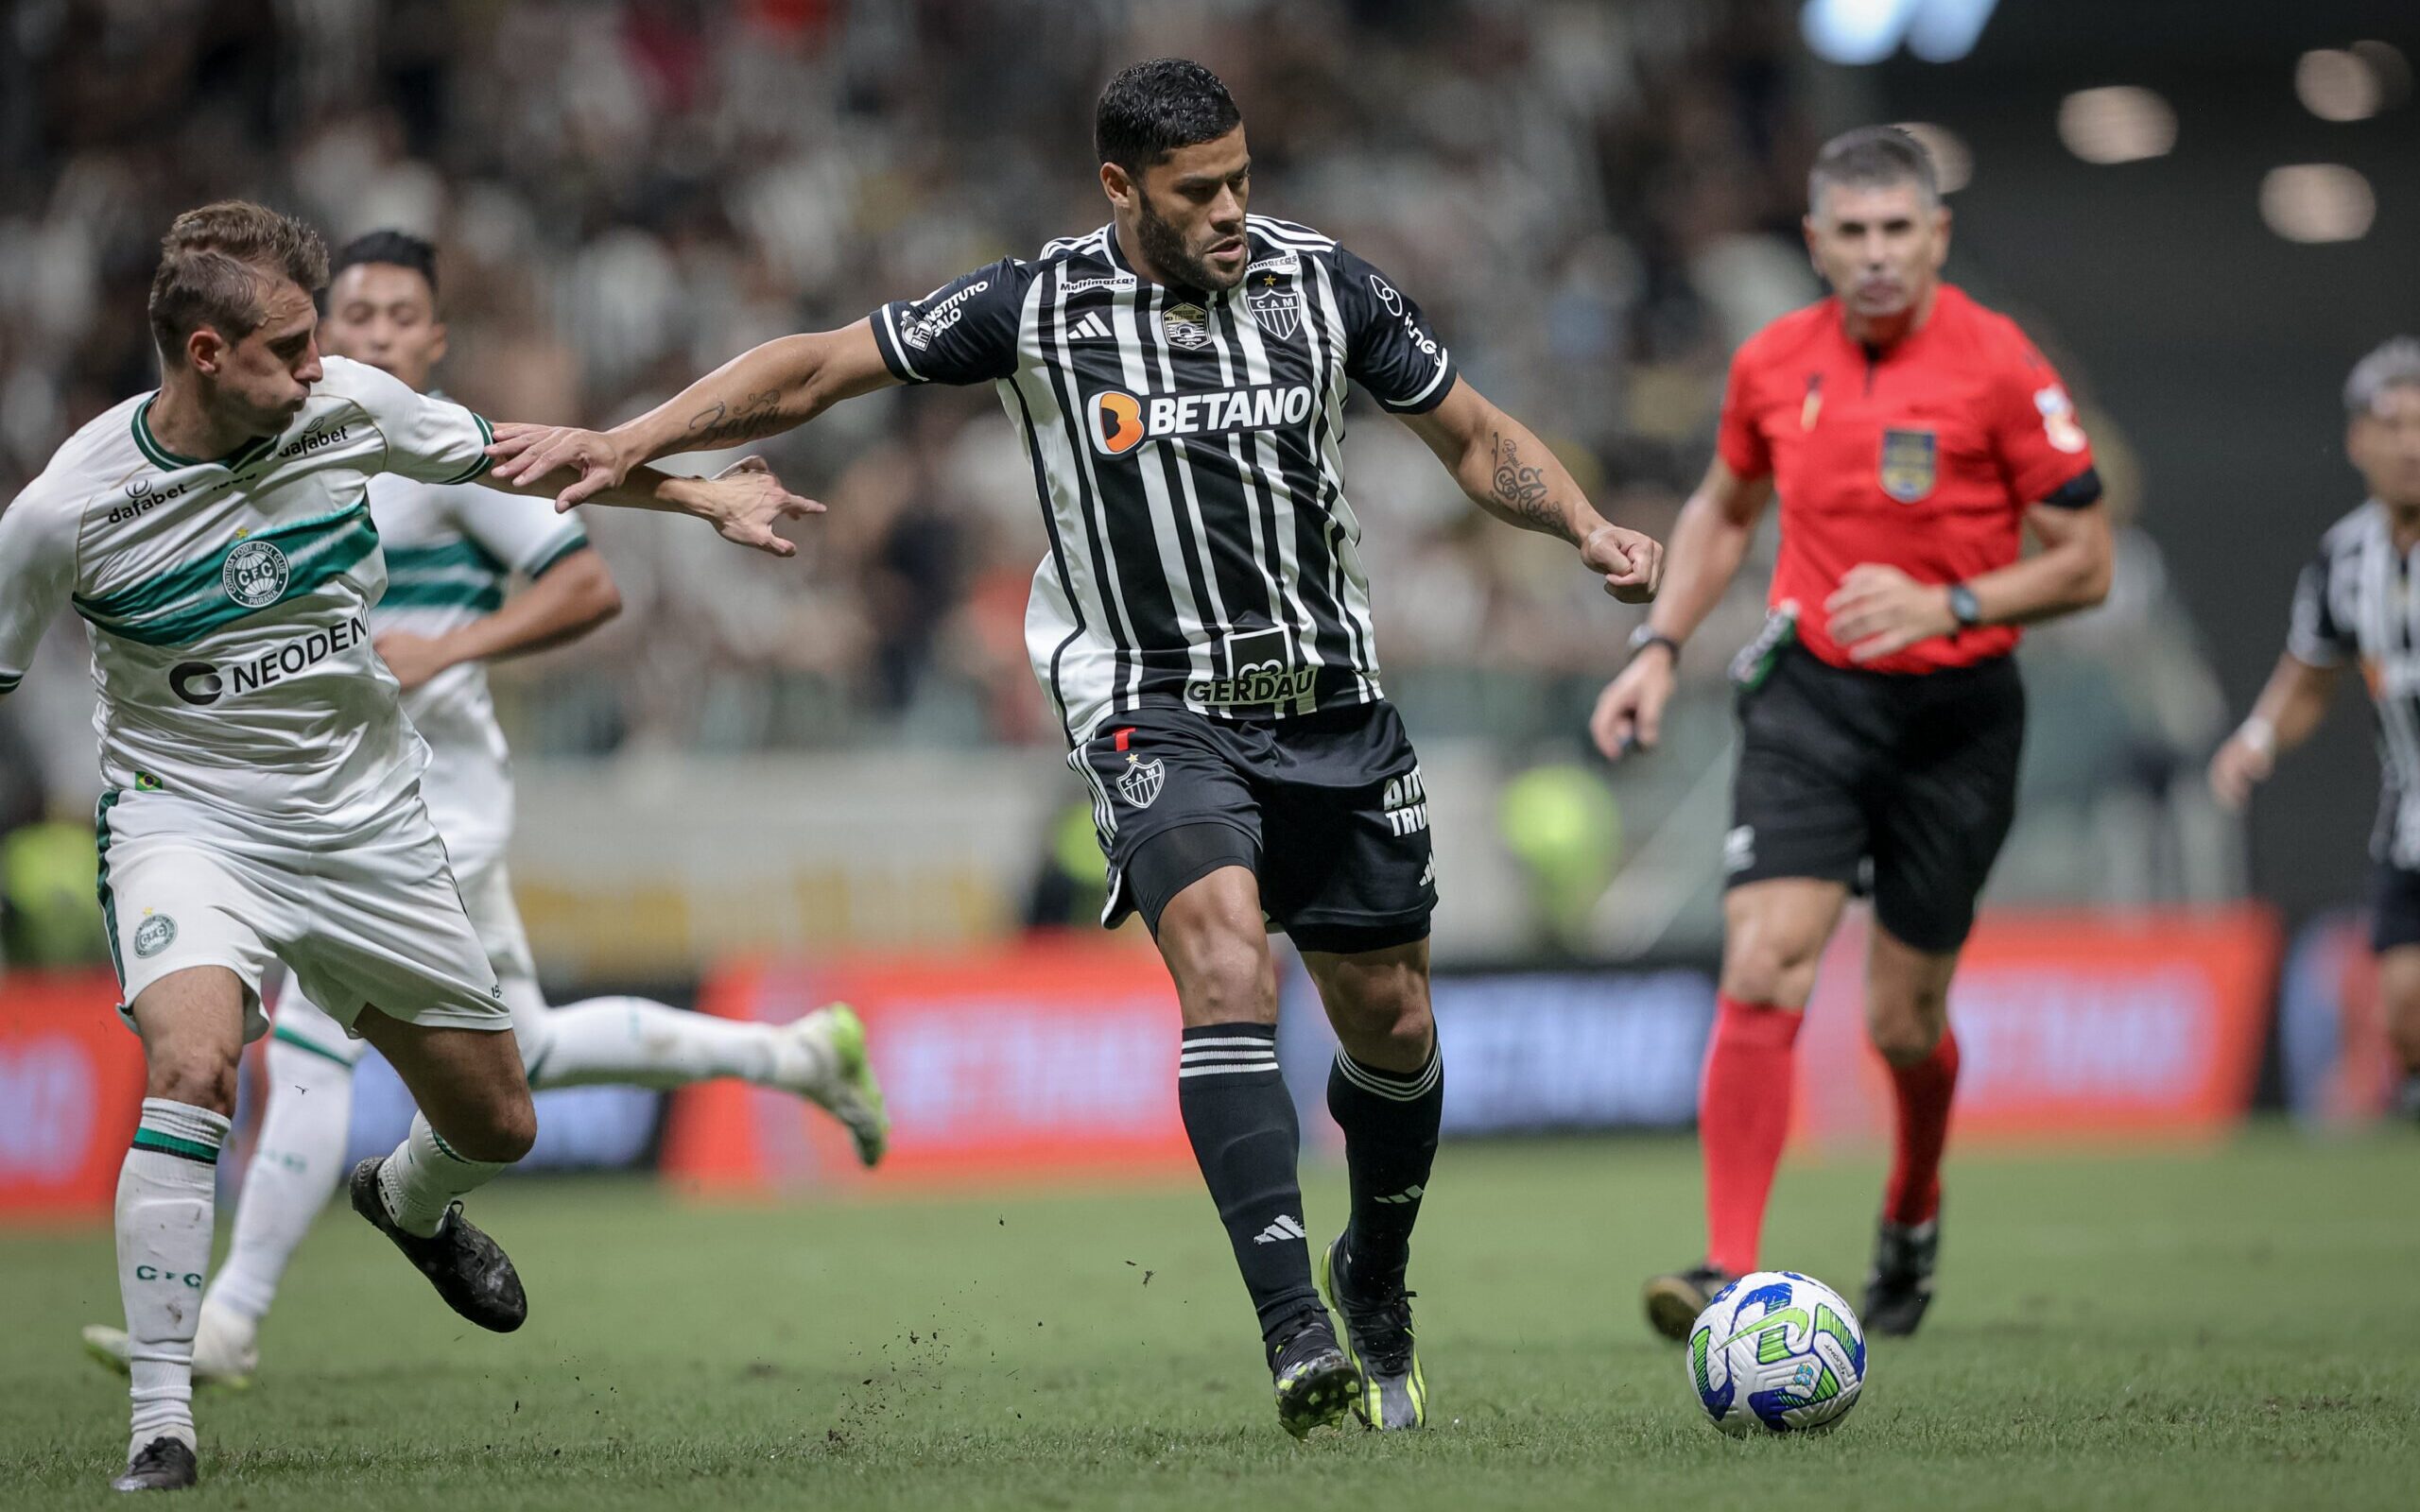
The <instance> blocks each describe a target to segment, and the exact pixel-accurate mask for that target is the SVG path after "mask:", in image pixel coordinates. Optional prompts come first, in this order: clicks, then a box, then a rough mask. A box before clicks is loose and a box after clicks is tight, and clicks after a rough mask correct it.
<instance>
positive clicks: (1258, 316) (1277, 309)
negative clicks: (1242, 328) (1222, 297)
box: [1244, 273, 1303, 341]
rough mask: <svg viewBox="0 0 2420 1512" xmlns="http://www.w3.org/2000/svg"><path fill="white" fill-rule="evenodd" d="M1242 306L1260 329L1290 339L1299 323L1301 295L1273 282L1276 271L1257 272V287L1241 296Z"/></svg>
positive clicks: (1301, 303) (1296, 290)
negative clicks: (1249, 312) (1259, 274)
mask: <svg viewBox="0 0 2420 1512" xmlns="http://www.w3.org/2000/svg"><path fill="white" fill-rule="evenodd" d="M1244 308H1245V309H1247V310H1250V311H1251V312H1252V318H1253V321H1254V322H1256V323H1257V324H1258V325H1259V326H1260V328H1261V329H1262V330H1263V331H1266V332H1268V333H1269V334H1270V335H1272V336H1274V337H1276V338H1277V339H1278V340H1280V341H1285V340H1288V339H1290V338H1291V337H1292V336H1293V335H1294V333H1295V332H1297V331H1299V330H1301V329H1302V326H1303V295H1302V291H1300V290H1299V289H1282V288H1279V287H1278V286H1277V275H1276V274H1274V273H1264V274H1262V275H1261V280H1260V287H1259V288H1257V289H1254V290H1253V292H1251V293H1250V294H1247V295H1245V296H1244Z"/></svg>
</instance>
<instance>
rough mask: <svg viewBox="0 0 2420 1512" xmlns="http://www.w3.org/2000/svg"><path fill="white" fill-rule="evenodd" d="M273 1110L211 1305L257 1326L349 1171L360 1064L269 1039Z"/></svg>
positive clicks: (255, 1152)
mask: <svg viewBox="0 0 2420 1512" xmlns="http://www.w3.org/2000/svg"><path fill="white" fill-rule="evenodd" d="M268 1082H269V1091H268V1111H267V1112H266V1113H264V1114H263V1115H262V1117H261V1133H260V1140H259V1142H258V1143H256V1144H255V1145H254V1146H253V1148H252V1160H251V1164H250V1165H248V1166H246V1167H245V1169H244V1188H243V1191H242V1192H240V1193H239V1194H237V1195H236V1198H235V1226H234V1227H235V1236H234V1241H233V1244H232V1245H230V1246H229V1247H228V1250H227V1260H226V1263H224V1264H222V1265H221V1266H220V1267H219V1270H218V1274H217V1275H216V1276H214V1277H212V1278H211V1281H210V1306H211V1310H212V1312H213V1313H214V1314H216V1313H218V1312H220V1311H222V1310H223V1311H224V1312H225V1313H227V1314H231V1315H232V1316H233V1318H236V1319H240V1320H242V1321H243V1322H245V1323H248V1324H253V1325H257V1324H258V1323H259V1322H260V1320H261V1319H262V1318H263V1317H266V1316H267V1315H268V1308H269V1303H271V1302H272V1301H274V1300H276V1297H277V1283H278V1279H279V1278H280V1277H282V1276H284V1275H285V1263H286V1262H287V1261H288V1260H291V1259H292V1258H293V1256H294V1250H295V1247H296V1246H299V1245H301V1244H302V1236H303V1235H305V1234H307V1233H309V1232H310V1231H311V1225H312V1223H313V1222H314V1221H316V1220H317V1219H318V1218H319V1216H320V1210H321V1209H323V1208H325V1207H326V1206H327V1205H328V1198H329V1197H330V1196H332V1195H334V1194H335V1193H336V1190H337V1182H338V1181H339V1180H341V1179H342V1178H343V1176H344V1152H345V1142H346V1136H347V1135H348V1134H350V1133H351V1132H352V1128H353V1066H352V1064H351V1063H350V1062H348V1061H346V1060H345V1059H344V1058H342V1057H337V1056H333V1055H330V1054H329V1053H328V1052H326V1051H323V1050H319V1049H316V1048H314V1047H312V1046H309V1045H302V1044H295V1043H291V1042H289V1041H287V1040H283V1039H276V1040H270V1041H269V1044H268Z"/></svg>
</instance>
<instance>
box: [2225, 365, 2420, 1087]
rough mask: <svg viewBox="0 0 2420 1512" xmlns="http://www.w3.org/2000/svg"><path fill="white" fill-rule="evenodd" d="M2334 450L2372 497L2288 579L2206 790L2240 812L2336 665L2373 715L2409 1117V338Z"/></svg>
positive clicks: (2357, 394)
mask: <svg viewBox="0 0 2420 1512" xmlns="http://www.w3.org/2000/svg"><path fill="white" fill-rule="evenodd" d="M2344 408H2345V410H2346V412H2347V421H2346V425H2345V432H2344V450H2345V451H2346V453H2348V454H2349V455H2351V457H2352V459H2353V466H2354V468H2355V469H2356V470H2357V471H2358V472H2359V473H2360V474H2361V480H2362V481H2363V482H2364V483H2366V484H2368V485H2369V490H2370V496H2369V497H2368V498H2366V499H2364V500H2362V501H2361V504H2360V506H2359V507H2357V508H2356V509H2354V511H2353V512H2352V513H2351V514H2348V515H2346V516H2345V517H2344V518H2343V519H2342V520H2339V521H2338V522H2336V524H2335V525H2334V526H2333V527H2332V528H2331V529H2329V531H2328V532H2327V534H2326V535H2325V537H2323V538H2321V540H2320V543H2319V555H2318V556H2317V557H2315V558H2312V559H2311V561H2310V563H2309V564H2308V566H2306V567H2304V568H2303V572H2302V576H2301V578H2300V580H2299V581H2297V582H2296V583H2295V585H2294V605H2293V614H2292V618H2291V619H2290V621H2289V622H2288V625H2287V628H2286V650H2285V654H2284V655H2282V656H2280V657H2279V658H2278V659H2277V668H2276V670H2275V671H2274V672H2272V673H2271V674H2270V675H2269V683H2268V686H2266V687H2264V688H2262V689H2261V690H2260V697H2259V700H2258V701H2257V702H2256V703H2255V704H2254V705H2253V706H2252V713H2251V715H2250V717H2248V718H2246V719H2245V720H2244V722H2243V724H2242V726H2241V727H2240V728H2239V729H2238V730H2236V732H2235V733H2234V734H2233V735H2232V736H2230V737H2229V738H2228V739H2227V742H2226V743H2225V744H2224V745H2222V746H2221V747H2219V750H2218V754H2217V755H2216V756H2213V757H2212V758H2211V759H2210V788H2211V791H2212V792H2213V793H2215V794H2216V795H2217V796H2218V799H2219V801H2220V802H2221V804H2223V805H2225V806H2226V807H2227V808H2230V809H2240V808H2242V807H2243V805H2244V804H2245V803H2246V802H2248V801H2249V800H2250V799H2251V797H2252V789H2253V788H2254V787H2255V786H2256V785H2257V784H2258V783H2260V782H2265V781H2267V780H2268V777H2269V774H2270V773H2271V772H2273V771H2274V770H2275V769H2276V765H2277V757H2278V756H2279V755H2280V754H2281V753H2283V752H2285V751H2290V750H2291V749H2293V748H2294V747H2296V746H2299V745H2301V744H2302V743H2303V742H2304V741H2306V740H2308V739H2309V738H2310V734H2311V731H2313V730H2317V729H2318V728H2319V722H2320V720H2321V719H2322V718H2323V717H2325V714H2326V713H2327V704H2328V700H2329V699H2330V698H2332V697H2333V696H2335V694H2336V686H2337V683H2338V682H2339V681H2341V680H2342V677H2343V673H2344V668H2345V667H2347V666H2348V665H2355V664H2358V665H2359V667H2360V669H2361V680H2362V681H2363V682H2365V683H2366V684H2368V686H2369V690H2370V700H2371V703H2372V704H2373V706H2374V707H2375V708H2376V710H2377V727H2378V765H2379V775H2380V780H2381V781H2380V786H2379V792H2378V816H2377V826H2376V827H2375V828H2374V829H2373V830H2372V831H2371V833H2370V859H2371V862H2372V868H2371V880H2370V896H2371V902H2372V905H2373V907H2374V909H2375V913H2374V917H2373V919H2372V920H2371V925H2370V946H2371V948H2372V949H2373V950H2375V951H2377V957H2378V996H2379V998H2380V999H2381V1000H2382V1001H2383V1002H2384V1004H2385V1005H2386V1016H2387V1033H2388V1037H2389V1038H2390V1039H2391V1040H2393V1042H2394V1051H2395V1054H2396V1056H2397V1057H2400V1058H2401V1060H2402V1062H2403V1070H2404V1078H2405V1079H2404V1089H2403V1108H2404V1111H2405V1112H2406V1113H2408V1114H2411V1116H2413V1117H2420V594H2416V593H2415V592H2414V586H2413V579H2414V577H2415V576H2420V574H2415V571H2414V566H2413V562H2414V558H2415V557H2416V556H2420V340H2414V339H2412V338H2411V337H2410V336H2398V337H2396V338H2395V339H2394V340H2393V341H2389V342H2387V343H2386V344H2385V345H2383V346H2381V347H2379V348H2378V349H2377V351H2376V352H2371V353H2370V354H2369V355H2368V356H2366V357H2364V358H2362V359H2361V361H2360V363H2359V365H2358V366H2356V367H2355V368H2354V369H2353V374H2352V376H2351V377H2350V378H2349V379H2347V380H2346V381H2345V385H2344Z"/></svg>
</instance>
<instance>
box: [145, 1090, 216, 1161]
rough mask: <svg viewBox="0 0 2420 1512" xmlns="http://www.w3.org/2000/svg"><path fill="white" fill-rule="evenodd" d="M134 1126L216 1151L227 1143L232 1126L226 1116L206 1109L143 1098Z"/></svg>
mask: <svg viewBox="0 0 2420 1512" xmlns="http://www.w3.org/2000/svg"><path fill="white" fill-rule="evenodd" d="M135 1126H136V1128H138V1129H149V1130H150V1131H151V1132H152V1133H154V1134H165V1135H167V1136H168V1137H169V1138H171V1139H179V1140H185V1141H189V1142H191V1143H195V1144H206V1145H208V1146H210V1148H212V1149H214V1150H215V1149H216V1148H218V1147H219V1146H220V1145H222V1144H224V1143H227V1132H228V1130H229V1129H231V1128H232V1127H233V1126H234V1125H233V1120H231V1119H229V1118H228V1117H227V1116H226V1115H225V1114H223V1113H214V1112H212V1111H211V1110H210V1109H209V1108H196V1107H195V1106H194V1105H192V1104H191V1103H179V1102H172V1101H170V1100H169V1099H167V1098H165V1097H146V1098H145V1099H143V1112H142V1116H141V1117H140V1119H139V1120H138V1121H137V1123H136V1125H135Z"/></svg>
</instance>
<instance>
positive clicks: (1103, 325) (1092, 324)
mask: <svg viewBox="0 0 2420 1512" xmlns="http://www.w3.org/2000/svg"><path fill="white" fill-rule="evenodd" d="M1112 335H1115V333H1113V332H1112V331H1111V330H1110V329H1109V322H1108V321H1107V320H1104V319H1102V318H1101V314H1100V312H1099V311H1098V310H1094V311H1092V312H1091V313H1089V314H1087V315H1086V316H1085V317H1084V318H1082V319H1080V320H1079V321H1077V322H1076V323H1075V324H1074V325H1071V326H1069V327H1068V328H1067V339H1068V340H1070V341H1107V340H1109V339H1110V337H1111V336H1112Z"/></svg>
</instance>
